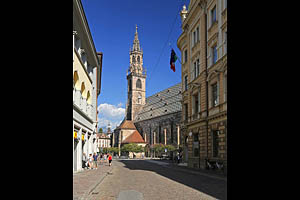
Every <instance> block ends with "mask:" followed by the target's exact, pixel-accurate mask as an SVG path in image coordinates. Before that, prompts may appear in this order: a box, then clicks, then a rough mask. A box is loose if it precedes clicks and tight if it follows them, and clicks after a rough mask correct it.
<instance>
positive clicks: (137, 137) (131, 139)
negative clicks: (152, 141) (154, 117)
mask: <svg viewBox="0 0 300 200" xmlns="http://www.w3.org/2000/svg"><path fill="white" fill-rule="evenodd" d="M122 143H123V144H124V143H145V141H144V139H143V138H142V136H141V134H140V133H139V132H138V131H134V132H133V133H132V134H131V135H129V136H128V137H127V138H126V139H125V140H124V141H123V142H122Z"/></svg>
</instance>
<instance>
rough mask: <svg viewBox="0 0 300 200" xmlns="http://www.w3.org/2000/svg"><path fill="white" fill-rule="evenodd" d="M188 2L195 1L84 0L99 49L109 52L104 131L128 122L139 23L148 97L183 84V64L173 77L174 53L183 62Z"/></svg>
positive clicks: (104, 74)
mask: <svg viewBox="0 0 300 200" xmlns="http://www.w3.org/2000/svg"><path fill="white" fill-rule="evenodd" d="M184 3H185V4H186V6H188V3H189V0H151V1H149V0H110V1H108V0H82V4H83V8H84V11H85V14H86V17H87V21H88V24H89V27H90V31H91V34H92V37H93V40H94V43H95V47H96V50H97V52H103V65H102V81H101V84H102V87H101V93H100V95H99V96H98V109H99V116H98V121H99V127H103V126H104V127H106V125H107V123H108V122H110V123H111V125H112V128H114V127H115V126H116V125H118V123H119V122H120V121H122V119H123V118H124V114H125V105H126V100H127V79H126V71H127V69H128V68H129V48H130V47H132V43H133V39H134V33H135V25H136V24H137V26H138V34H139V40H140V45H141V48H142V49H143V53H144V55H143V56H144V59H143V62H144V67H145V68H146V70H147V79H146V96H147V97H148V96H151V95H153V94H155V93H157V92H159V91H162V90H164V89H166V88H168V87H171V86H173V85H175V84H177V83H179V82H180V81H181V64H180V62H178V61H177V62H176V64H175V66H176V72H173V71H172V70H171V69H170V54H171V47H172V48H174V50H175V52H176V54H177V56H178V57H179V58H180V51H179V49H178V48H177V44H176V43H177V38H178V37H179V36H180V34H181V27H180V26H181V19H180V15H179V10H181V9H182V6H183V4H184ZM176 15H177V18H176ZM171 30H172V32H170V31H171ZM169 44H171V47H170V46H169Z"/></svg>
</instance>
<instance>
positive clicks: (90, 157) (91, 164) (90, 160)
mask: <svg viewBox="0 0 300 200" xmlns="http://www.w3.org/2000/svg"><path fill="white" fill-rule="evenodd" d="M88 162H89V169H92V168H93V156H92V154H91V153H90V156H89V160H88Z"/></svg>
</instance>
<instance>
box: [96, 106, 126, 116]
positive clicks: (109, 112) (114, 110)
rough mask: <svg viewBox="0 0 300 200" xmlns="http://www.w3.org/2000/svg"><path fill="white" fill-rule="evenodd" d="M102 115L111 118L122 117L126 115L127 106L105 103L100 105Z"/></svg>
mask: <svg viewBox="0 0 300 200" xmlns="http://www.w3.org/2000/svg"><path fill="white" fill-rule="evenodd" d="M98 111H99V114H100V115H103V116H105V117H110V118H112V117H113V118H120V117H123V116H124V115H125V108H120V107H116V106H115V105H111V104H107V103H103V104H100V105H99V106H98Z"/></svg>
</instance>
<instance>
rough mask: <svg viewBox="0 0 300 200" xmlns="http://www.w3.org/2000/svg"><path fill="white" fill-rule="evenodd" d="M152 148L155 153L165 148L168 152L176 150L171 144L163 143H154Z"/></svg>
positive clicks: (163, 150)
mask: <svg viewBox="0 0 300 200" xmlns="http://www.w3.org/2000/svg"><path fill="white" fill-rule="evenodd" d="M153 149H154V151H155V152H157V153H162V152H165V149H167V151H168V152H170V151H176V147H175V146H173V145H163V144H155V145H154V146H153Z"/></svg>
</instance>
